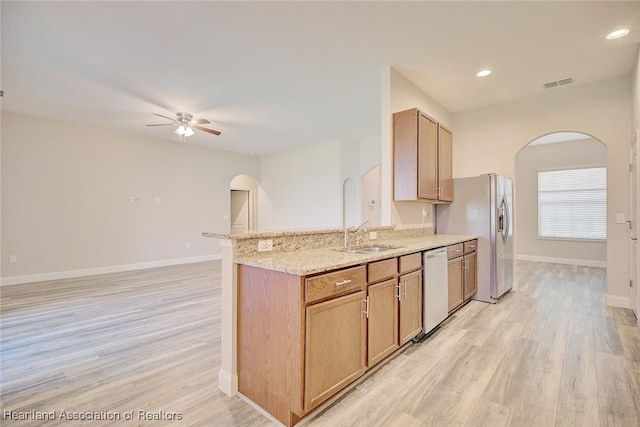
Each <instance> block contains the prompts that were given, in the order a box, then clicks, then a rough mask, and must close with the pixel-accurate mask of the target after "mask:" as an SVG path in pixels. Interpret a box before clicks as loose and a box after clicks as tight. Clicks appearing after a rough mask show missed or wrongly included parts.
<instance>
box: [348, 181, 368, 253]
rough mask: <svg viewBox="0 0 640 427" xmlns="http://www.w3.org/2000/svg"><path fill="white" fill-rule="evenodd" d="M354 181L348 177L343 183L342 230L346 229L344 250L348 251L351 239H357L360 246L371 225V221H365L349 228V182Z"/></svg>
mask: <svg viewBox="0 0 640 427" xmlns="http://www.w3.org/2000/svg"><path fill="white" fill-rule="evenodd" d="M350 179H353V178H351V177H347V178H345V179H344V181H342V228H343V229H344V238H343V244H344V249H345V250H347V248H348V247H349V240H350V239H351V237H355V238H356V239H357V242H358V244H360V240H361V239H362V235H363V234H364V233H366V232H367V224H369V225H370V224H371V223H370V222H369V221H365V222H363V223H362V224H360V225H358V226H357V227H351V228H348V227H347V196H346V194H347V181H349V180H350ZM350 232H353V236H350V235H349V233H350Z"/></svg>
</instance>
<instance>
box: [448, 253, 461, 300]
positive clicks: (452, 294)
mask: <svg viewBox="0 0 640 427" xmlns="http://www.w3.org/2000/svg"><path fill="white" fill-rule="evenodd" d="M462 260H463V258H462V257H458V258H454V259H451V260H449V271H448V273H449V311H451V310H453V309H454V308H456V307H457V306H459V305H460V304H462V300H463V299H462V296H463V295H462V281H463V275H462V271H463V270H462Z"/></svg>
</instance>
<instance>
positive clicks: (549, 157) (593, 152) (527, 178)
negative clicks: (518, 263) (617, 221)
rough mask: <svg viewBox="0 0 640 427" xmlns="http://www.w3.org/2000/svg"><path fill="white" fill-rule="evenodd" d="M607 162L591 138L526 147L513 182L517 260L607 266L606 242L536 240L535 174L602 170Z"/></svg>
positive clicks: (605, 155) (536, 184) (604, 148)
mask: <svg viewBox="0 0 640 427" xmlns="http://www.w3.org/2000/svg"><path fill="white" fill-rule="evenodd" d="M606 162H607V149H606V147H605V146H604V145H603V144H602V143H600V142H599V141H597V140H595V139H593V138H590V139H585V140H582V141H572V142H563V143H557V144H546V145H536V146H527V147H525V148H523V149H522V150H521V151H520V152H519V153H518V155H517V156H516V166H515V169H516V170H515V181H514V185H515V192H516V197H517V204H518V209H517V210H516V212H515V214H516V221H515V223H516V228H515V234H516V235H517V236H518V251H517V254H516V255H517V256H518V258H520V259H529V260H544V261H547V262H571V263H575V264H578V265H593V266H602V267H604V266H606V261H607V244H606V242H588V241H585V242H577V241H568V240H550V239H539V238H538V171H541V170H553V169H565V168H566V169H572V168H581V167H589V166H591V167H596V166H604V165H605V164H606Z"/></svg>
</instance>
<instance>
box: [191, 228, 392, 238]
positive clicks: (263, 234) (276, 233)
mask: <svg viewBox="0 0 640 427" xmlns="http://www.w3.org/2000/svg"><path fill="white" fill-rule="evenodd" d="M367 228H368V229H369V230H370V231H380V230H394V229H395V227H394V226H393V225H373V226H372V225H370V226H369V227H367ZM343 231H344V228H308V229H300V230H272V231H252V232H250V233H231V232H222V231H221V232H216V231H205V232H203V233H202V236H204V237H212V238H217V239H231V240H249V239H267V238H270V237H283V236H307V235H316V234H332V233H340V234H341V233H342V232H343Z"/></svg>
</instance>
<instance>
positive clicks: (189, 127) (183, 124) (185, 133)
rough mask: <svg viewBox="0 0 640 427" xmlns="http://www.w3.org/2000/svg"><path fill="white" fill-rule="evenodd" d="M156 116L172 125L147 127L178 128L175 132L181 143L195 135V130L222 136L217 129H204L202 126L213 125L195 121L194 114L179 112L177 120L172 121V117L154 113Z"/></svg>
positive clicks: (206, 121)
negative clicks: (169, 121)
mask: <svg viewBox="0 0 640 427" xmlns="http://www.w3.org/2000/svg"><path fill="white" fill-rule="evenodd" d="M153 114H154V115H155V116H158V117H162V118H163V119H167V120H171V121H172V123H160V124H153V125H147V126H178V128H177V129H176V130H175V131H174V132H175V133H176V134H177V135H178V136H179V137H180V141H181V142H184V140H185V138H187V137H189V136H191V135H193V134H194V133H195V132H194V129H197V130H201V131H203V132H207V133H210V134H213V135H220V131H217V130H215V129H209V128H205V127H202V126H200V125H206V124H209V123H211V122H210V121H209V120H207V119H194V118H193V114H190V113H185V112H179V113H176V118H175V119H172V118H171V117H167V116H163V115H162V114H156V113H153Z"/></svg>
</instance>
